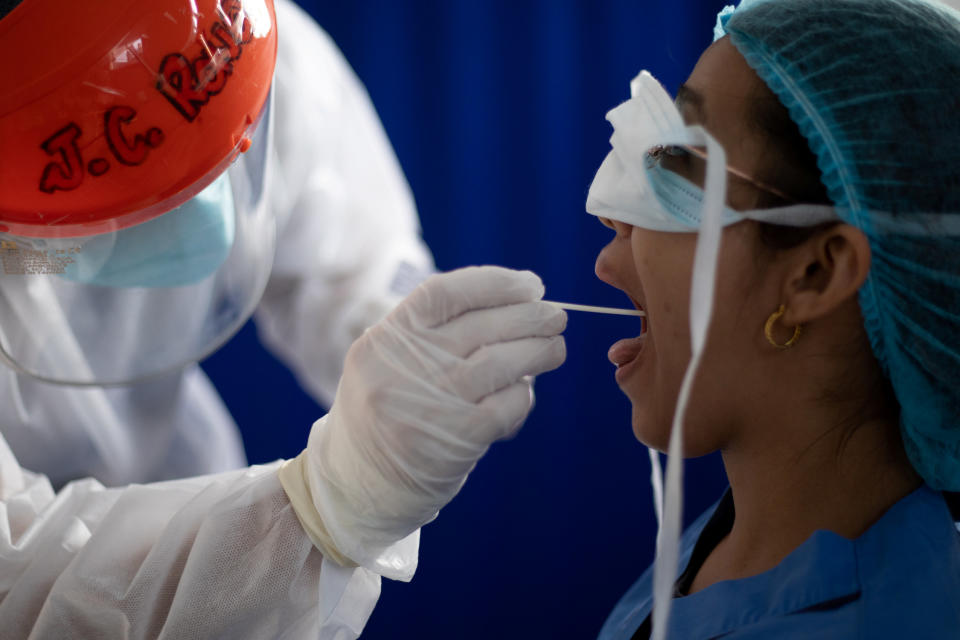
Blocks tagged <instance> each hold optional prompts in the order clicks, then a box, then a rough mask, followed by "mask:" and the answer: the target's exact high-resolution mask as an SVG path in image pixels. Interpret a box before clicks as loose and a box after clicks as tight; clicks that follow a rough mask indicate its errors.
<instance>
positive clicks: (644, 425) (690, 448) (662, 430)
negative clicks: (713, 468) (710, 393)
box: [633, 406, 720, 458]
mask: <svg viewBox="0 0 960 640" xmlns="http://www.w3.org/2000/svg"><path fill="white" fill-rule="evenodd" d="M672 424H673V413H672V412H671V414H670V419H669V420H662V419H655V418H653V417H652V416H650V415H649V413H648V412H646V411H641V410H639V409H638V408H637V407H636V406H635V407H634V409H633V435H634V437H636V439H637V440H639V441H640V443H641V444H643V445H645V446H647V447H649V448H651V449H655V450H657V451H659V452H660V453H664V454H665V453H667V449H669V448H670V428H671V426H672ZM713 435H714V434H712V433H710V432H705V431H703V430H702V429H698V428H697V425H696V424H693V425H691V420H690V415H689V410H688V414H687V423H686V425H685V429H684V434H683V457H684V458H699V457H700V456H705V455H707V454H710V453H713V452H714V451H717V450H719V449H720V445H719V443H718V442H716V441H715V440H716V438H715V437H712V436H713Z"/></svg>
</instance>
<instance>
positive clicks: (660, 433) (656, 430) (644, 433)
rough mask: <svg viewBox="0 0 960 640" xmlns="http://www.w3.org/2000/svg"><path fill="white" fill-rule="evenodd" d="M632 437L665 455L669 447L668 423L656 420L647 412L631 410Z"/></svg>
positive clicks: (635, 408)
mask: <svg viewBox="0 0 960 640" xmlns="http://www.w3.org/2000/svg"><path fill="white" fill-rule="evenodd" d="M632 423H633V435H634V437H636V439H637V440H639V441H640V442H641V443H642V444H644V445H646V446H648V447H650V448H651V449H656V450H657V451H660V452H661V453H666V452H667V448H668V447H669V446H670V422H668V421H663V420H656V419H654V418H653V417H652V416H650V415H649V412H646V411H642V410H639V409H638V408H637V407H636V406H634V408H633V419H632Z"/></svg>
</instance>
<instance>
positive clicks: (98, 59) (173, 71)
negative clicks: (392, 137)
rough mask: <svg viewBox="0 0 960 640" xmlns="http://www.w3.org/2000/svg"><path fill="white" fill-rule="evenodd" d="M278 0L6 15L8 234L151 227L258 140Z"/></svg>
mask: <svg viewBox="0 0 960 640" xmlns="http://www.w3.org/2000/svg"><path fill="white" fill-rule="evenodd" d="M276 53H277V33H276V16H275V13H274V7H273V0H149V1H147V2H145V1H144V0H97V1H96V2H62V1H61V0H22V2H21V3H20V4H19V5H18V6H16V7H15V8H14V9H13V10H12V11H11V12H10V13H9V14H8V15H7V16H6V17H4V18H2V19H0V60H2V61H3V63H0V65H2V66H0V74H2V77H3V79H4V83H3V84H4V86H3V89H2V90H0V232H7V233H11V234H15V235H20V236H28V237H39V238H55V237H73V236H83V235H92V234H97V233H103V232H107V231H113V230H117V229H121V228H125V227H129V226H131V225H135V224H139V223H141V222H145V221H146V220H149V219H151V218H154V217H156V216H158V215H160V214H162V213H164V212H166V211H168V210H170V209H172V208H173V207H175V206H177V205H179V204H181V203H182V202H184V201H185V200H187V199H188V198H190V197H192V196H193V195H195V194H196V193H198V192H199V191H200V190H202V189H203V188H204V187H205V186H207V185H208V184H209V183H210V182H212V181H213V180H214V179H215V178H216V177H217V175H219V174H220V173H222V171H223V170H224V169H225V168H226V167H227V166H228V165H229V164H230V162H231V161H232V160H233V159H234V158H235V157H236V154H237V153H239V152H241V151H244V150H245V149H246V147H247V146H248V145H249V143H250V142H249V139H248V134H249V132H250V131H252V129H253V127H254V125H255V124H256V122H257V119H258V117H259V115H260V113H261V111H262V109H263V106H264V103H265V101H266V98H267V95H268V94H269V91H270V84H271V80H272V77H273V70H274V64H275V62H276Z"/></svg>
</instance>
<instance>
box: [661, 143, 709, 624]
mask: <svg viewBox="0 0 960 640" xmlns="http://www.w3.org/2000/svg"><path fill="white" fill-rule="evenodd" d="M687 131H688V132H689V134H690V136H691V137H692V138H694V139H696V141H697V142H699V143H700V144H703V145H705V146H706V147H707V153H708V154H709V160H708V162H707V181H706V195H705V197H704V202H703V221H702V222H701V224H700V232H699V235H698V237H697V248H696V252H695V254H694V260H693V283H692V286H691V291H690V342H691V356H690V362H689V363H688V364H687V371H686V373H685V374H684V376H683V383H682V385H681V386H680V394H679V397H678V398H677V406H676V409H675V411H674V414H673V425H672V427H671V433H670V446H669V448H668V450H667V456H668V459H667V481H666V496H665V502H664V513H663V519H662V520H661V524H660V530H659V532H658V534H657V559H656V563H655V565H654V570H653V633H652V634H651V640H664V638H665V637H666V632H667V623H668V622H669V619H670V609H671V607H672V605H673V590H674V584H675V583H676V580H677V574H678V570H679V567H678V564H679V560H680V533H681V526H682V514H683V491H682V489H683V424H684V419H685V417H686V411H687V405H688V403H689V400H690V392H691V390H692V387H693V380H694V378H695V377H696V373H697V369H698V368H699V367H700V358H701V356H702V355H703V349H704V346H705V344H706V338H707V329H708V327H709V326H710V317H711V315H712V311H713V297H714V292H715V289H716V273H717V258H718V256H719V252H720V235H721V214H722V212H723V206H724V203H725V202H726V191H727V180H726V165H727V162H726V153H725V152H724V150H723V147H722V146H720V144H719V143H718V142H717V141H716V140H714V139H713V138H712V137H711V136H710V135H709V134H708V133H707V132H706V131H705V130H704V129H703V128H702V127H699V126H694V127H689V128H688V129H687Z"/></svg>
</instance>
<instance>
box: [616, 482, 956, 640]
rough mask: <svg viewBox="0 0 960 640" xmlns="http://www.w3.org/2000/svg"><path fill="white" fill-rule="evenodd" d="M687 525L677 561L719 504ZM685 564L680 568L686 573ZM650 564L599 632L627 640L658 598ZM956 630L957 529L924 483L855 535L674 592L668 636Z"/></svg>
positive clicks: (821, 537)
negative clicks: (736, 576) (760, 569)
mask: <svg viewBox="0 0 960 640" xmlns="http://www.w3.org/2000/svg"><path fill="white" fill-rule="evenodd" d="M719 504H720V503H719V502H718V503H717V504H716V505H714V506H713V507H711V508H710V509H707V511H706V512H704V514H703V515H701V516H700V518H699V519H698V520H697V521H696V522H695V523H694V524H693V525H692V526H691V527H690V528H689V529H687V531H686V532H685V533H684V535H683V538H682V540H681V545H680V563H681V565H680V566H681V567H683V568H684V569H685V568H686V566H687V564H688V563H689V561H690V555H691V553H692V551H693V548H694V546H695V545H696V542H697V540H698V539H699V538H700V534H701V532H702V531H703V528H704V527H705V526H706V524H707V522H708V521H709V520H710V518H711V516H712V515H713V513H714V512H715V511H716V509H717V507H718V506H719ZM681 572H682V571H681ZM652 584H653V568H652V567H651V568H649V569H647V571H646V572H644V574H643V575H642V576H641V577H640V579H639V580H637V582H636V583H634V585H633V586H632V587H631V588H630V589H629V590H628V591H627V593H626V594H624V596H623V597H622V598H621V599H620V602H618V603H617V606H616V607H615V608H614V609H613V611H612V612H611V613H610V616H609V617H608V618H607V621H606V623H605V624H604V625H603V629H602V630H601V631H600V636H599V640H614V639H616V640H629V639H630V638H631V637H632V636H633V634H634V632H635V631H636V630H637V629H638V628H639V627H640V625H641V624H642V623H643V621H644V620H645V619H646V618H647V616H648V615H649V614H650V610H651V608H652V606H653V587H652ZM718 636H723V637H724V638H738V639H747V638H751V639H752V638H787V639H789V638H798V639H799V638H804V639H806V638H844V639H848V638H863V639H868V638H869V639H871V640H874V639H877V638H918V639H919V638H960V534H958V532H957V527H956V525H955V524H954V522H953V518H952V517H951V515H950V511H949V509H948V508H947V505H946V502H945V501H944V499H943V496H942V495H941V494H940V493H938V492H936V491H934V490H932V489H930V488H929V487H927V486H926V485H924V486H922V487H920V488H919V489H917V490H916V491H914V492H913V493H911V494H910V495H908V496H906V497H905V498H903V499H902V500H900V501H899V502H897V503H896V504H895V505H893V506H892V507H891V508H890V509H888V510H887V512H886V513H885V514H884V515H883V516H882V517H881V518H880V519H879V520H878V521H877V522H876V523H874V524H873V526H871V527H870V528H869V529H868V530H867V531H866V532H864V534H863V535H861V536H860V537H859V538H857V539H856V540H848V539H847V538H844V537H842V536H839V535H837V534H835V533H832V532H830V531H817V532H815V533H814V534H813V535H812V536H810V537H809V538H808V539H807V540H806V542H804V543H803V544H802V545H800V546H799V547H797V548H796V549H795V550H794V551H793V552H792V553H791V554H790V555H788V556H787V557H786V558H784V559H783V561H781V562H780V564H779V565H777V566H776V567H774V568H773V569H771V570H769V571H767V572H765V573H761V574H760V575H756V576H752V577H750V578H744V579H742V580H728V581H723V582H718V583H716V584H713V585H711V586H709V587H707V588H706V589H703V590H701V591H698V592H697V593H694V594H692V595H689V596H683V597H680V598H676V599H674V601H673V609H672V612H671V614H670V625H669V632H668V633H667V637H668V638H683V639H684V640H694V639H699V638H716V637H718Z"/></svg>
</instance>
